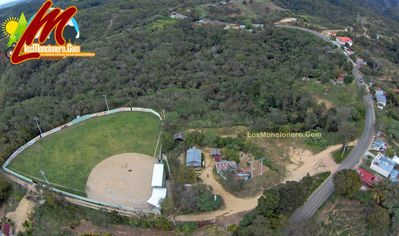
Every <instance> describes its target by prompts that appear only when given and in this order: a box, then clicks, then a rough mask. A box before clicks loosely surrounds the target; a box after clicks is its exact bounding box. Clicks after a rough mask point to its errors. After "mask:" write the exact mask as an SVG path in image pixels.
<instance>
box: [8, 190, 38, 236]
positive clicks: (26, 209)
mask: <svg viewBox="0 0 399 236" xmlns="http://www.w3.org/2000/svg"><path fill="white" fill-rule="evenodd" d="M34 206H35V203H34V202H32V201H30V200H28V199H27V198H26V197H24V198H23V199H22V200H21V201H20V202H19V204H18V207H17V209H16V210H15V211H13V212H9V213H7V216H6V217H7V218H8V219H10V220H11V221H12V222H14V224H15V230H16V232H17V233H18V232H25V227H24V226H23V223H24V222H25V221H26V220H27V219H28V217H29V216H30V214H31V213H32V211H33V207H34Z"/></svg>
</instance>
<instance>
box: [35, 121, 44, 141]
mask: <svg viewBox="0 0 399 236" xmlns="http://www.w3.org/2000/svg"><path fill="white" fill-rule="evenodd" d="M33 120H34V121H35V123H36V125H37V128H38V129H39V132H40V137H42V136H43V132H42V129H41V128H40V125H39V122H38V121H39V118H37V117H34V118H33Z"/></svg>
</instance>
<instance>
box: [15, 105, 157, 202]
mask: <svg viewBox="0 0 399 236" xmlns="http://www.w3.org/2000/svg"><path fill="white" fill-rule="evenodd" d="M159 131H160V122H159V120H158V118H156V117H155V116H154V115H152V114H147V113H139V112H137V113H136V112H126V113H118V114H113V115H109V116H106V117H101V118H94V119H91V120H88V121H85V122H83V123H80V124H78V125H76V126H73V127H70V128H67V129H65V130H62V131H60V132H58V133H56V134H53V135H51V136H49V137H46V138H44V139H42V140H41V141H39V142H38V143H36V144H34V145H33V146H31V147H29V148H28V149H27V150H25V151H24V152H23V153H21V155H20V156H19V157H18V158H16V159H15V160H14V161H13V162H12V163H11V165H10V167H9V168H10V169H13V170H15V171H17V172H19V173H21V174H24V175H28V176H32V177H34V178H37V179H40V180H43V179H42V178H43V177H42V176H41V174H40V170H44V171H45V173H46V177H47V178H48V180H49V181H50V182H51V183H54V184H56V185H61V186H63V187H64V189H69V190H75V192H79V193H80V194H82V195H84V194H85V187H86V182H87V178H88V176H89V174H90V172H91V170H92V169H93V168H94V167H95V166H96V165H97V164H98V163H99V162H101V161H102V160H104V159H106V158H108V157H110V156H112V155H116V154H121V153H131V152H137V153H143V154H147V155H150V156H153V154H154V151H155V146H156V142H157V138H158V134H159Z"/></svg>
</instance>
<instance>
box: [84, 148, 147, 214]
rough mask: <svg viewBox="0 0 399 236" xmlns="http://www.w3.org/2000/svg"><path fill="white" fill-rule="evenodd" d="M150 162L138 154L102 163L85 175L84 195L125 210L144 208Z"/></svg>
mask: <svg viewBox="0 0 399 236" xmlns="http://www.w3.org/2000/svg"><path fill="white" fill-rule="evenodd" d="M154 162H155V160H154V158H153V157H151V156H148V155H144V154H138V153H125V154H119V155H115V156H111V157H109V158H107V159H105V160H103V161H102V162H100V163H99V164H98V165H97V166H96V167H95V168H94V169H93V170H92V171H91V173H90V175H89V179H88V181H87V185H86V193H87V196H88V197H89V198H91V199H95V200H99V201H103V202H107V203H112V204H116V205H121V206H126V207H134V208H140V209H145V208H148V207H149V204H148V203H147V200H148V199H149V198H150V197H151V193H152V188H151V179H152V171H153V168H154Z"/></svg>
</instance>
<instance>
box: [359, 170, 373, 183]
mask: <svg viewBox="0 0 399 236" xmlns="http://www.w3.org/2000/svg"><path fill="white" fill-rule="evenodd" d="M357 172H358V173H359V175H360V179H361V180H362V182H363V183H364V184H367V185H368V186H370V187H372V186H373V182H374V180H375V176H374V175H373V174H372V173H370V172H368V171H367V170H365V169H363V168H359V169H358V170H357Z"/></svg>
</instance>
